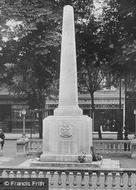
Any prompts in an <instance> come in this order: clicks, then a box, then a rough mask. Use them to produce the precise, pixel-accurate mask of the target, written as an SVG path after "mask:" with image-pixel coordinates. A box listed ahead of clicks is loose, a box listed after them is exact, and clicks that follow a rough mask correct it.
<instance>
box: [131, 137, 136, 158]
mask: <svg viewBox="0 0 136 190" xmlns="http://www.w3.org/2000/svg"><path fill="white" fill-rule="evenodd" d="M131 158H136V139H132V140H131Z"/></svg>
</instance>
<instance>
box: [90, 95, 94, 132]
mask: <svg viewBox="0 0 136 190" xmlns="http://www.w3.org/2000/svg"><path fill="white" fill-rule="evenodd" d="M90 95H91V114H90V115H91V118H92V131H94V112H95V104H94V93H90Z"/></svg>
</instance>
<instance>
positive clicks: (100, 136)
mask: <svg viewBox="0 0 136 190" xmlns="http://www.w3.org/2000/svg"><path fill="white" fill-rule="evenodd" d="M102 132H103V129H102V125H100V126H99V129H98V136H99V139H100V140H101V139H102Z"/></svg>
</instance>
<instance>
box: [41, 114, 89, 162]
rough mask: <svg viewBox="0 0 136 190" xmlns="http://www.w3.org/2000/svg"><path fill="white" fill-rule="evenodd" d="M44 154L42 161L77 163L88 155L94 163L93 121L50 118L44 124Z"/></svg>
mask: <svg viewBox="0 0 136 190" xmlns="http://www.w3.org/2000/svg"><path fill="white" fill-rule="evenodd" d="M43 125H44V128H43V136H44V138H43V154H42V155H41V157H40V160H41V161H47V162H49V161H50V162H56V161H60V162H77V161H78V156H79V155H81V154H82V153H83V154H85V155H86V162H91V161H92V155H91V153H90V147H91V146H92V138H90V137H91V134H92V131H91V119H90V118H89V117H88V116H83V115H82V116H50V117H47V118H46V119H44V122H43Z"/></svg>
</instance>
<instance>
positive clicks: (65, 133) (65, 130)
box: [60, 122, 72, 138]
mask: <svg viewBox="0 0 136 190" xmlns="http://www.w3.org/2000/svg"><path fill="white" fill-rule="evenodd" d="M61 125H62V126H61V128H60V136H61V137H64V138H68V137H71V136H72V128H71V126H70V124H69V123H68V122H63V123H62V124H61Z"/></svg>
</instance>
